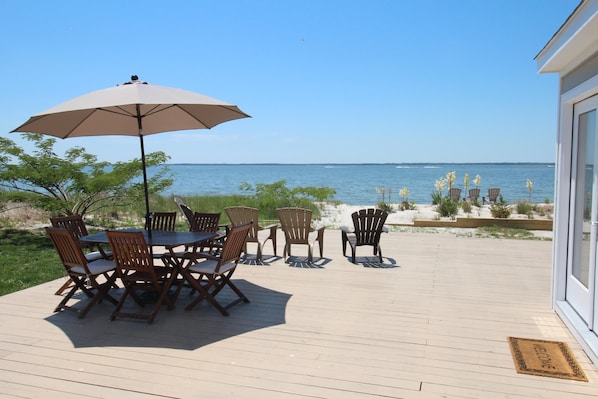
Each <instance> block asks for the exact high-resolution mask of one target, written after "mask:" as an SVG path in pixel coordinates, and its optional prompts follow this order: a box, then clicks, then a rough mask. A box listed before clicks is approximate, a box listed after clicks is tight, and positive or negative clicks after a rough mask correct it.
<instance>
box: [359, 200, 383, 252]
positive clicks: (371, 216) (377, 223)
mask: <svg viewBox="0 0 598 399" xmlns="http://www.w3.org/2000/svg"><path fill="white" fill-rule="evenodd" d="M351 217H352V218H353V227H354V230H355V237H356V239H357V243H356V245H374V246H377V245H378V243H379V242H380V235H381V234H382V230H383V228H384V222H386V218H387V217H388V213H387V212H385V211H383V210H381V209H373V208H370V209H360V210H359V211H357V212H353V214H352V215H351Z"/></svg>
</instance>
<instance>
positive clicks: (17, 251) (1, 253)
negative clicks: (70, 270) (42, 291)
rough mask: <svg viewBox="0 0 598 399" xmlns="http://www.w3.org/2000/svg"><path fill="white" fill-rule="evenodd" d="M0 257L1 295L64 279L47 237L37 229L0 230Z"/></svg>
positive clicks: (62, 270)
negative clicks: (0, 260)
mask: <svg viewBox="0 0 598 399" xmlns="http://www.w3.org/2000/svg"><path fill="white" fill-rule="evenodd" d="M0 258H1V259H2V262H1V263H0V295H6V294H9V293H11V292H15V291H19V290H22V289H25V288H29V287H33V286H35V285H38V284H42V283H45V282H47V281H52V280H55V279H57V278H60V277H63V276H64V268H63V266H62V264H61V263H60V259H59V258H58V254H57V253H56V250H55V249H54V246H53V245H52V242H51V241H50V238H49V237H48V236H47V235H46V234H45V232H42V231H39V230H18V229H2V230H0Z"/></svg>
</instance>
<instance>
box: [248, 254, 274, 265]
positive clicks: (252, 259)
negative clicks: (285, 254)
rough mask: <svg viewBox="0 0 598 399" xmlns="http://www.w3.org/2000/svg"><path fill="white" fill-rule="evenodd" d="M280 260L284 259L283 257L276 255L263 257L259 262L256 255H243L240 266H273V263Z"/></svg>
mask: <svg viewBox="0 0 598 399" xmlns="http://www.w3.org/2000/svg"><path fill="white" fill-rule="evenodd" d="M280 259H282V257H280V256H276V255H262V260H261V261H258V260H257V256H256V255H251V254H249V255H243V256H242V257H241V259H239V264H242V265H252V266H272V262H276V261H277V260H280Z"/></svg>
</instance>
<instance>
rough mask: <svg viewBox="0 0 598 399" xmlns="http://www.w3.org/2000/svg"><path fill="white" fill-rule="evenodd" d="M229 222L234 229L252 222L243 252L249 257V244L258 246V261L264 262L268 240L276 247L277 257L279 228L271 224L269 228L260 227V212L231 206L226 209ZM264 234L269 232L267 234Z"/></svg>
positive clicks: (244, 207)
mask: <svg viewBox="0 0 598 399" xmlns="http://www.w3.org/2000/svg"><path fill="white" fill-rule="evenodd" d="M224 211H225V212H226V215H227V216H228V220H230V223H231V225H232V226H233V227H235V226H240V225H244V224H247V223H250V222H251V228H250V229H249V234H248V235H247V240H246V242H245V245H244V246H243V252H244V253H245V256H246V257H247V243H255V244H257V254H256V261H257V262H261V261H262V255H263V249H264V246H265V245H266V242H267V241H268V240H271V241H272V246H273V247H274V256H276V230H277V229H278V226H277V225H276V224H270V225H268V226H260V225H259V210H258V209H256V208H250V207H247V206H229V207H227V208H224ZM262 232H267V233H266V234H264V233H262Z"/></svg>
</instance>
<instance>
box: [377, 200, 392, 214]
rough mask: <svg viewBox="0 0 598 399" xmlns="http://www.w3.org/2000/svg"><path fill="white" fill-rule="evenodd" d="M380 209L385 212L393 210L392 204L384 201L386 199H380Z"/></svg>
mask: <svg viewBox="0 0 598 399" xmlns="http://www.w3.org/2000/svg"><path fill="white" fill-rule="evenodd" d="M378 209H382V210H383V211H385V212H388V213H390V212H392V205H390V204H388V203H386V202H384V201H380V202H378Z"/></svg>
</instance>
